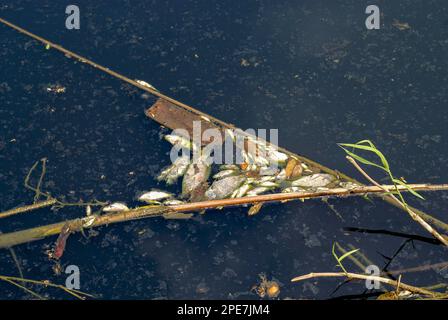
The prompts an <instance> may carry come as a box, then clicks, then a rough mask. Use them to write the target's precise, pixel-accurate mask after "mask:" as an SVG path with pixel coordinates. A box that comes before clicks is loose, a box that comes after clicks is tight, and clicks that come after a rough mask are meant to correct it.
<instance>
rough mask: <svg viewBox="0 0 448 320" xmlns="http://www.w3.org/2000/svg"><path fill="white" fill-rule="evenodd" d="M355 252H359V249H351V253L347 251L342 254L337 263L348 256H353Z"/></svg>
mask: <svg viewBox="0 0 448 320" xmlns="http://www.w3.org/2000/svg"><path fill="white" fill-rule="evenodd" d="M356 251H359V249H353V250H351V251H348V252H346V253H344V254H343V255H342V256H341V257H339V259H338V261H339V262H341V261H342V260H344V259H345V258H347V257H348V256H351V255H352V254H354V253H355V252H356Z"/></svg>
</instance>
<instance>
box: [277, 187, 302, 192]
mask: <svg viewBox="0 0 448 320" xmlns="http://www.w3.org/2000/svg"><path fill="white" fill-rule="evenodd" d="M282 192H284V193H291V192H306V190H305V189H303V188H300V187H287V188H285V189H283V190H282Z"/></svg>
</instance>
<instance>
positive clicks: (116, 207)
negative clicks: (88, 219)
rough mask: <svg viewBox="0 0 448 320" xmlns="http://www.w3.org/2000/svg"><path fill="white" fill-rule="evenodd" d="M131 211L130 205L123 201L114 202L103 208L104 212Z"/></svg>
mask: <svg viewBox="0 0 448 320" xmlns="http://www.w3.org/2000/svg"><path fill="white" fill-rule="evenodd" d="M120 211H129V208H128V206H127V205H126V204H125V203H123V202H114V203H112V204H110V205H108V206H105V207H104V208H103V212H120Z"/></svg>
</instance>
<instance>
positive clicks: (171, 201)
mask: <svg viewBox="0 0 448 320" xmlns="http://www.w3.org/2000/svg"><path fill="white" fill-rule="evenodd" d="M183 203H185V201H182V200H177V199H168V200H165V201H164V202H163V204H164V205H166V206H176V205H178V204H183Z"/></svg>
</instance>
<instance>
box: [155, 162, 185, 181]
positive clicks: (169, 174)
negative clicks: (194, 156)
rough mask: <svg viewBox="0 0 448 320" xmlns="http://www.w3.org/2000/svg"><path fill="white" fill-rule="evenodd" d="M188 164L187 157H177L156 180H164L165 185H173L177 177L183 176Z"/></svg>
mask: <svg viewBox="0 0 448 320" xmlns="http://www.w3.org/2000/svg"><path fill="white" fill-rule="evenodd" d="M189 164H190V159H189V157H186V156H183V157H178V158H177V159H176V160H175V161H174V162H173V164H172V165H171V166H169V167H168V168H166V169H165V170H163V171H162V172H161V173H160V175H159V176H158V177H157V180H159V181H163V180H165V181H166V183H167V184H173V183H174V182H176V181H177V179H178V178H179V177H181V176H183V175H184V174H185V172H186V171H187V168H188V165H189Z"/></svg>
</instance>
